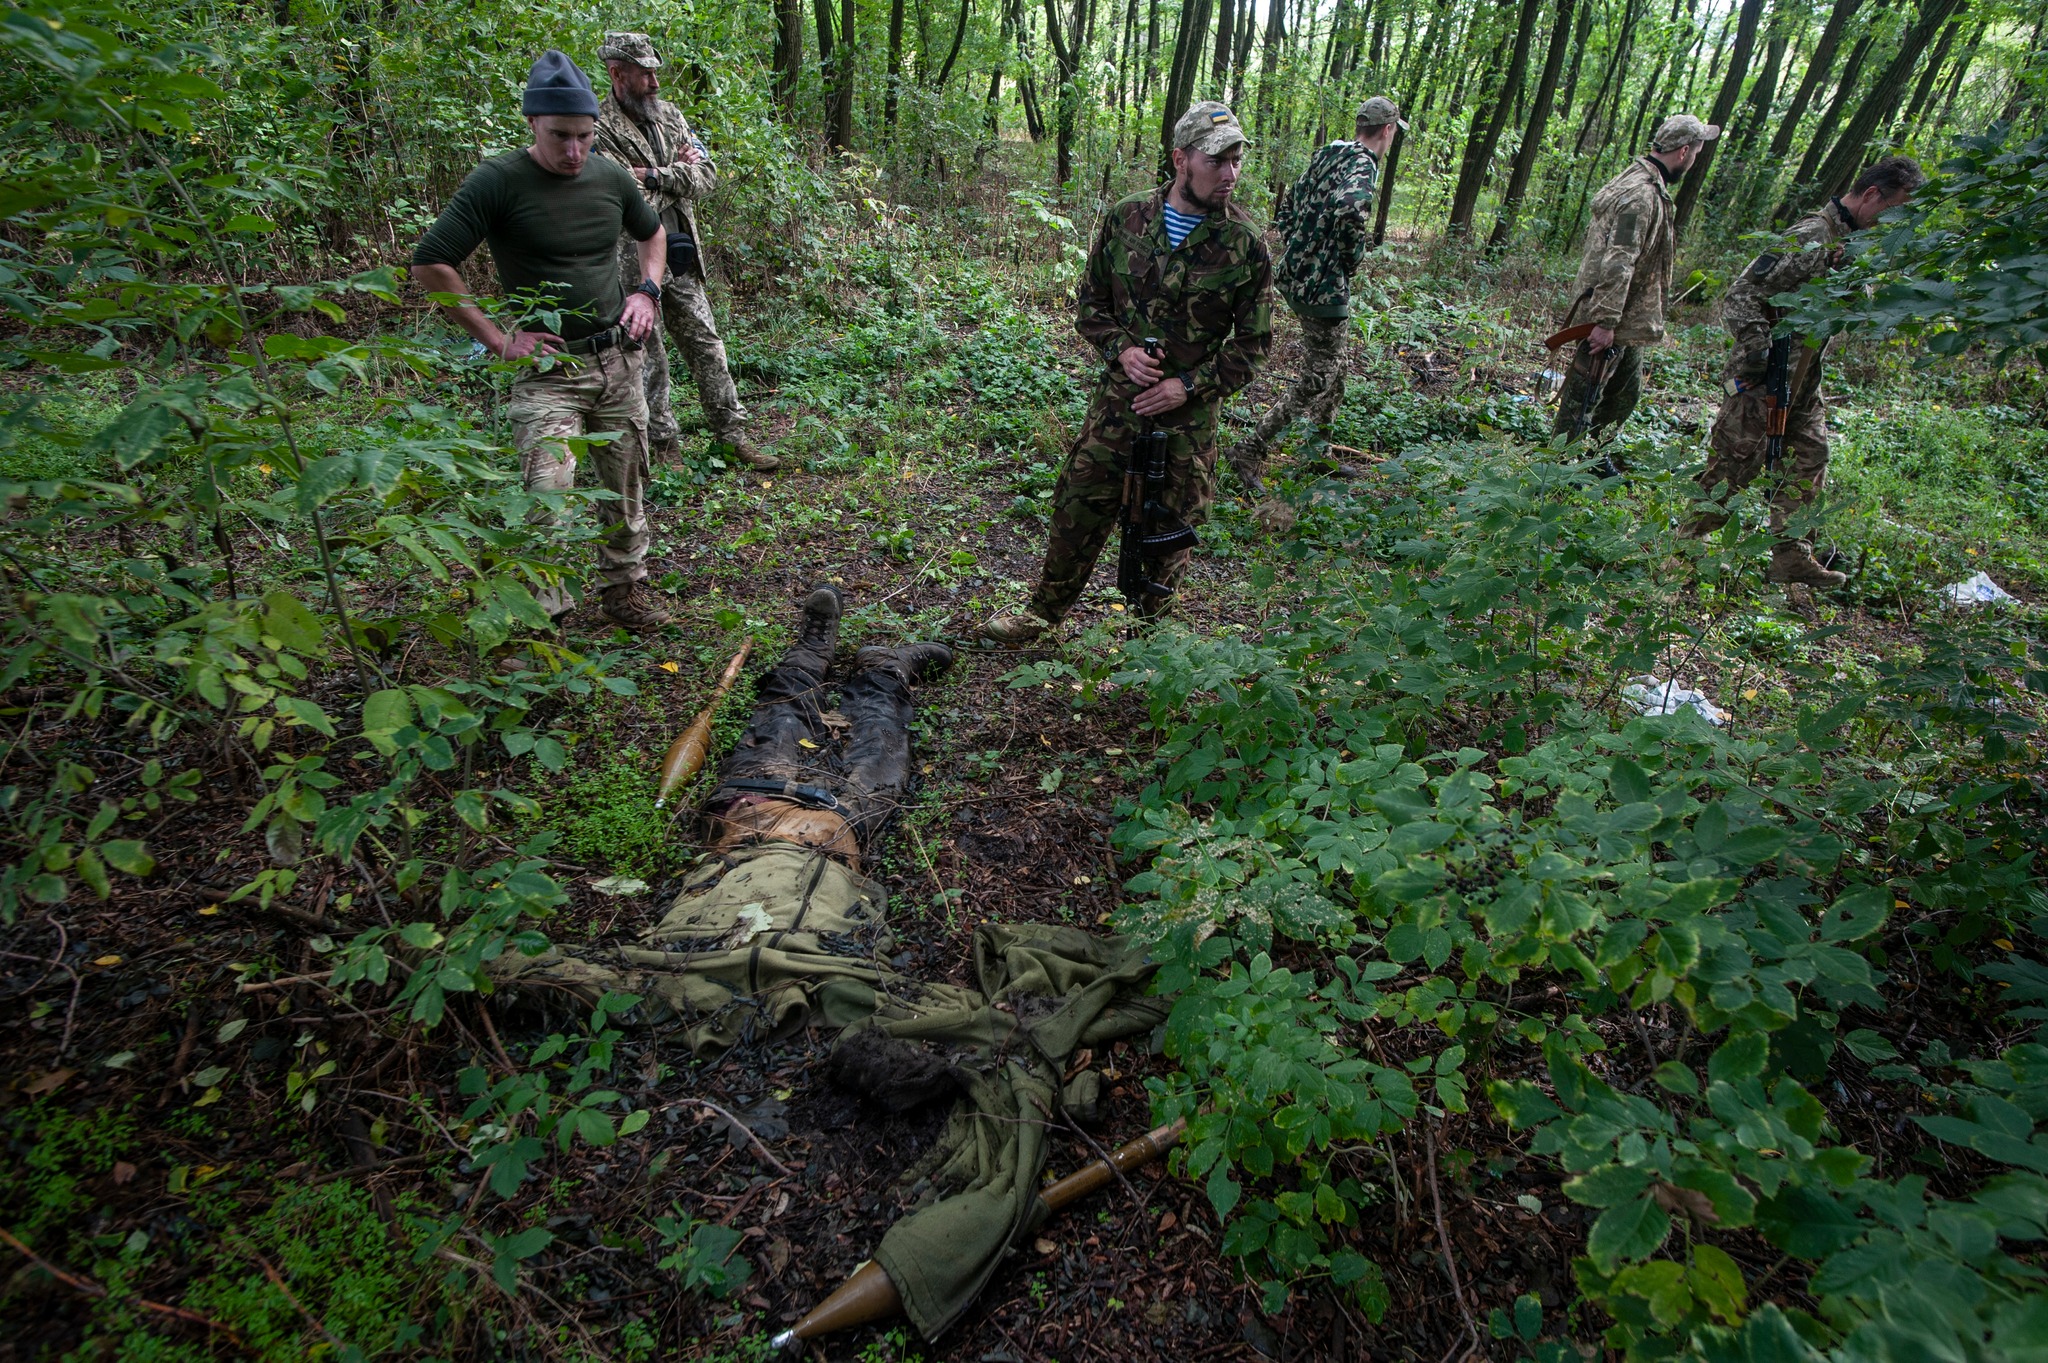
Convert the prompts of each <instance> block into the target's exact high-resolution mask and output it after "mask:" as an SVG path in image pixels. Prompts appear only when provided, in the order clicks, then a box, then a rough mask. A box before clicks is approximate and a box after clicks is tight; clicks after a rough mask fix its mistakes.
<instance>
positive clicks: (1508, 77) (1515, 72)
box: [1447, 0, 1562, 237]
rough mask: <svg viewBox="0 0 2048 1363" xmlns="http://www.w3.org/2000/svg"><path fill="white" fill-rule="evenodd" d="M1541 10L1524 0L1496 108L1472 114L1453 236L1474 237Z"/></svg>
mask: <svg viewBox="0 0 2048 1363" xmlns="http://www.w3.org/2000/svg"><path fill="white" fill-rule="evenodd" d="M1504 2H1505V0H1504ZM1560 3H1562V0H1560ZM1542 8H1543V0H1522V10H1521V13H1520V14H1519V15H1517V16H1516V18H1515V41H1514V48H1513V50H1512V51H1511V52H1510V54H1509V56H1508V67H1507V71H1506V73H1505V74H1504V75H1503V76H1502V78H1501V88H1500V93H1499V94H1498V95H1497V96H1496V97H1495V99H1494V102H1493V107H1492V108H1491V109H1488V110H1486V112H1485V114H1484V115H1483V116H1482V115H1481V113H1480V112H1479V111H1478V110H1477V109H1475V110H1474V111H1473V114H1472V133H1471V137H1470V140H1468V141H1467V142H1466V144H1465V163H1464V165H1463V166H1462V167H1461V168H1460V170H1459V172H1458V188H1457V192H1456V193H1454V194H1453V195H1452V196H1451V220H1450V222H1449V223H1448V224H1447V230H1448V231H1449V232H1450V234H1451V235H1452V236H1457V237H1462V236H1469V235H1471V232H1472V213H1473V210H1474V209H1476V208H1477V207H1478V206H1479V191H1480V188H1481V187H1482V186H1484V185H1485V183H1486V173H1487V171H1488V169H1490V168H1491V166H1492V164H1493V152H1494V148H1496V147H1498V146H1499V145H1500V135H1501V130H1502V129H1503V128H1505V127H1506V126H1507V121H1508V116H1509V115H1510V114H1512V113H1513V112H1514V108H1515V98H1516V96H1518V95H1519V94H1521V91H1522V81H1523V80H1524V79H1525V78H1526V77H1527V75H1528V72H1529V47H1530V44H1531V43H1532V42H1533V41H1534V39H1535V36H1536V18H1537V15H1538V14H1540V13H1541V12H1542ZM1481 107H1484V106H1481ZM1482 117H1483V121H1482Z"/></svg>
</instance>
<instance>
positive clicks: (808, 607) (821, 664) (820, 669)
mask: <svg viewBox="0 0 2048 1363" xmlns="http://www.w3.org/2000/svg"><path fill="white" fill-rule="evenodd" d="M844 606H845V601H844V598H842V597H841V596H840V594H839V589H838V588H837V587H835V586H833V585H832V584H831V583H829V582H820V583H819V584H818V585H817V586H815V587H813V588H811V593H810V595H809V596H806V597H805V598H804V624H803V628H802V629H800V630H798V631H797V636H796V646H795V647H794V648H792V649H790V650H789V657H788V661H789V662H792V663H795V664H796V665H797V666H799V667H801V668H803V669H804V670H805V671H806V672H809V673H811V674H813V675H814V676H819V677H822V676H824V675H825V670H826V669H827V668H829V667H831V666H832V653H833V650H835V649H837V648H838V647H839V613H840V611H841V610H842V609H844Z"/></svg>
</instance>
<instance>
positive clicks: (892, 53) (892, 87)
mask: <svg viewBox="0 0 2048 1363" xmlns="http://www.w3.org/2000/svg"><path fill="white" fill-rule="evenodd" d="M902 84H903V0H889V85H888V88H887V89H886V90H884V91H883V92H882V127H883V128H884V129H885V131H884V133H883V137H884V138H887V137H890V136H893V135H894V134H895V132H896V93H897V87H898V86H900V85H902Z"/></svg>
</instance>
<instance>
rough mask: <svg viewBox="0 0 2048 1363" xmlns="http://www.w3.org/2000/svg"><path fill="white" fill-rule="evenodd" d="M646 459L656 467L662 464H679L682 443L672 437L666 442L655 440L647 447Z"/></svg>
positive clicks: (681, 457)
mask: <svg viewBox="0 0 2048 1363" xmlns="http://www.w3.org/2000/svg"><path fill="white" fill-rule="evenodd" d="M647 459H648V462H649V463H651V464H653V465H655V466H656V467H660V466H661V465H663V464H680V463H682V462H683V442H682V441H680V440H678V439H677V438H676V437H674V436H670V437H668V439H666V440H657V441H655V442H654V443H653V444H652V445H650V446H649V447H648V449H647Z"/></svg>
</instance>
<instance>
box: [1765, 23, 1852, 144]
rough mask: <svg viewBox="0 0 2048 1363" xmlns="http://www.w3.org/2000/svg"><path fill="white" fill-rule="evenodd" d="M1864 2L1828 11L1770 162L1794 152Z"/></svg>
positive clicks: (1780, 124) (1773, 141)
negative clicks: (1844, 35)
mask: <svg viewBox="0 0 2048 1363" xmlns="http://www.w3.org/2000/svg"><path fill="white" fill-rule="evenodd" d="M1862 3H1863V0H1835V7H1834V8H1833V9H1831V10H1829V11H1828V21H1827V24H1826V26H1825V27H1823V28H1822V29H1821V31H1820V39H1819V41H1818V42H1816V43H1814V45H1813V55H1812V56H1811V57H1809V58H1807V61H1806V74H1805V75H1804V76H1803V77H1801V78H1800V81H1799V89H1798V90H1797V91H1795V92H1794V93H1793V95H1792V103H1791V105H1790V106H1789V107H1787V108H1786V110H1785V116H1784V117H1783V118H1782V119H1780V120H1779V121H1778V131H1777V132H1776V133H1774V134H1772V136H1771V147H1770V150H1769V151H1768V152H1766V153H1765V154H1764V159H1765V160H1766V161H1769V162H1773V163H1775V162H1778V161H1782V160H1784V159H1785V154H1786V153H1787V152H1789V151H1791V150H1792V139H1793V136H1794V135H1795V134H1796V133H1797V132H1798V131H1799V123H1800V120H1801V119H1803V118H1805V117H1806V111H1807V109H1808V108H1809V107H1810V106H1811V105H1812V103H1813V97H1814V94H1815V93H1816V92H1817V91H1818V90H1819V89H1820V86H1821V82H1823V81H1825V80H1826V79H1827V77H1828V71H1829V69H1830V68H1831V67H1833V66H1834V64H1835V49H1836V48H1837V47H1839V46H1840V45H1841V41H1842V33H1843V30H1845V29H1846V28H1848V26H1849V20H1850V19H1851V18H1852V17H1854V16H1855V13H1856V9H1857V7H1858V6H1859V5H1861V4H1862Z"/></svg>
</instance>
